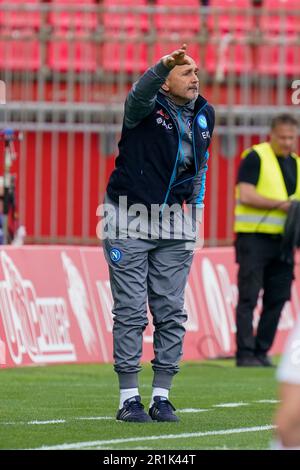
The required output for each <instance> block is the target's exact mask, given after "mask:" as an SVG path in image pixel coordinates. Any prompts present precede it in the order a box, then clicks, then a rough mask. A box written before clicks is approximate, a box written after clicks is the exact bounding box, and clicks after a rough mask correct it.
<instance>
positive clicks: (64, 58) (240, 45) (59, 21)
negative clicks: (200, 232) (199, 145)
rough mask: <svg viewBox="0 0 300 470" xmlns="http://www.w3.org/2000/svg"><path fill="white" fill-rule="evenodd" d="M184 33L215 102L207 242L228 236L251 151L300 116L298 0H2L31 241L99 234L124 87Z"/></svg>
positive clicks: (5, 113) (22, 202) (2, 64)
mask: <svg viewBox="0 0 300 470" xmlns="http://www.w3.org/2000/svg"><path fill="white" fill-rule="evenodd" d="M183 42H186V43H187V44H188V53H189V54H190V55H191V56H193V57H194V58H195V59H196V60H197V61H198V62H199V65H200V72H199V77H200V86H201V93H202V94H204V95H205V96H206V97H207V98H208V99H209V100H210V101H211V102H212V103H213V105H214V106H215V108H216V112H217V125H216V131H215V137H214V140H213V145H212V148H211V158H210V164H209V165H210V166H209V173H208V182H207V196H206V211H205V218H206V219H205V239H206V245H207V246H216V245H230V244H232V240H233V234H232V222H233V209H234V182H235V175H236V169H237V165H238V161H239V155H240V153H241V151H242V149H244V148H245V147H247V146H249V145H250V144H252V143H255V142H258V141H259V140H264V139H265V138H266V136H267V133H268V126H269V122H270V119H271V117H272V116H273V115H274V114H277V113H279V112H282V111H287V110H289V111H292V112H293V113H294V115H295V116H299V114H300V108H299V106H297V105H292V93H293V92H295V90H294V89H293V88H292V83H293V81H294V80H296V79H300V5H299V2H298V0H80V1H79V0H52V1H50V2H44V1H42V0H31V1H30V2H27V1H25V2H24V1H23V0H10V1H9V2H8V1H5V0H1V1H0V79H1V80H3V81H4V82H5V83H6V88H7V98H6V99H7V104H6V105H5V106H3V107H1V115H0V120H1V124H0V128H1V129H3V128H5V127H11V128H13V129H15V130H18V131H22V132H23V133H24V139H23V140H22V141H21V142H19V143H15V147H16V151H17V154H18V158H17V159H16V160H15V161H14V163H13V167H12V173H14V174H16V194H17V207H18V217H19V222H18V223H19V224H22V225H25V227H26V231H27V238H26V241H27V242H29V243H67V244H76V243H84V244H97V242H98V240H97V238H96V233H95V229H96V224H97V218H96V208H97V205H98V204H99V202H101V201H102V198H103V194H104V191H105V186H106V182H107V179H108V176H109V174H110V172H111V170H112V168H113V166H114V157H115V155H116V149H117V141H118V137H119V134H120V130H121V122H122V113H123V103H124V98H125V96H126V93H127V91H128V89H129V88H130V86H131V84H132V83H133V82H134V81H135V80H136V79H137V77H138V76H139V75H140V74H141V73H142V72H143V71H144V70H145V69H146V68H147V67H148V66H149V65H151V64H153V63H154V62H155V61H157V60H158V59H159V58H160V57H161V56H162V55H164V54H165V53H167V52H170V51H172V50H174V49H176V48H177V47H179V46H180V45H181V44H182V43H183ZM2 144H3V143H1V145H2ZM2 150H3V149H1V152H2ZM2 160H3V159H1V162H2ZM1 165H2V163H1Z"/></svg>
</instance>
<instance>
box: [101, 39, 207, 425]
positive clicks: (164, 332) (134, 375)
mask: <svg viewBox="0 0 300 470" xmlns="http://www.w3.org/2000/svg"><path fill="white" fill-rule="evenodd" d="M197 72H198V69H197V66H196V64H195V62H194V60H193V59H192V58H190V57H189V56H187V55H186V45H185V44H184V45H183V46H182V47H181V48H180V49H178V50H176V51H174V52H173V53H171V54H170V55H167V56H164V57H163V58H162V59H161V60H160V61H159V62H158V63H157V64H156V65H154V66H153V67H151V68H150V69H148V70H147V71H146V72H145V73H144V75H143V76H142V77H141V78H140V79H139V80H138V81H137V82H136V83H135V84H134V85H133V87H132V89H131V91H130V92H129V94H128V96H127V99H126V102H125V114H124V121H123V129H122V135H121V140H120V142H119V155H118V157H117V159H116V168H115V170H114V171H113V172H112V174H111V177H110V179H109V182H108V186H107V193H106V198H105V203H106V205H107V206H109V207H110V208H111V209H112V210H110V211H109V210H108V212H110V215H109V216H108V223H107V227H108V228H107V227H106V228H107V230H108V232H107V233H108V236H106V237H104V238H105V239H104V242H103V245H104V254H105V257H106V260H107V263H108V265H109V273H110V282H111V290H112V295H113V299H114V307H113V312H112V313H113V315H114V327H113V341H114V361H115V364H114V368H115V371H116V372H117V374H118V378H119V386H120V405H119V411H118V413H117V420H120V421H130V422H148V421H152V420H155V421H178V417H177V416H176V415H175V414H174V411H175V408H174V407H173V405H172V404H171V403H170V401H169V399H168V398H169V390H170V388H171V383H172V379H173V376H174V374H176V373H177V372H178V369H179V367H178V363H179V360H180V358H181V356H182V344H183V337H184V333H185V328H184V325H183V324H184V323H185V322H186V320H187V316H186V313H185V310H184V290H185V285H186V282H187V277H188V273H189V270H190V266H191V263H192V258H193V251H194V247H195V241H196V235H195V230H193V229H194V228H195V226H194V223H193V222H194V220H193V222H192V223H191V224H190V225H189V224H187V225H186V227H187V228H186V229H184V230H183V232H182V233H181V234H180V235H181V236H179V232H180V231H179V230H178V221H180V220H183V219H184V218H185V215H184V210H183V208H182V206H183V204H184V203H186V204H187V206H188V207H189V209H190V211H191V212H192V213H193V214H194V215H195V214H196V215H197V217H196V218H197V219H198V220H199V212H200V213H201V211H202V208H203V198H204V192H205V178H206V170H207V159H208V151H207V149H208V146H209V143H210V140H211V136H212V132H213V127H214V110H213V108H212V106H211V105H210V104H208V102H207V101H206V100H205V99H204V98H203V97H202V96H200V95H199V80H198V76H197ZM124 200H125V205H124V204H123V201H124ZM170 206H172V207H175V209H174V213H171V211H169V208H170ZM157 207H159V211H158V219H157V221H158V222H157V224H156V225H155V221H154V216H153V214H154V212H152V209H157ZM143 209H145V211H144V212H143ZM194 209H196V211H194ZM114 210H115V213H116V214H117V216H114V215H112V212H114ZM135 212H143V213H144V219H143V220H142V222H143V223H141V224H140V227H139V229H138V230H137V233H134V234H133V233H129V232H130V230H129V232H128V231H127V232H126V230H125V229H124V224H123V223H121V219H122V220H123V219H124V217H125V218H126V217H127V222H128V221H129V225H130V224H131V226H132V222H133V219H134V217H133V214H134V213H135ZM145 214H146V215H145ZM156 214H157V212H156ZM166 215H170V220H169V225H167V227H169V228H170V230H169V231H168V230H165V227H164V221H165V216H166ZM144 222H150V223H149V225H150V228H149V226H148V227H147V226H146V228H145V224H144ZM141 226H142V227H141ZM183 226H185V225H184V224H183ZM125 228H126V226H125ZM127 228H128V227H127ZM131 232H132V230H131ZM153 232H155V233H153ZM166 232H168V235H169V236H166ZM162 233H164V235H162ZM147 297H148V303H149V307H150V311H151V314H152V316H153V325H154V329H155V331H154V359H153V360H152V366H153V371H154V378H153V392H152V398H151V402H150V410H149V414H146V413H145V411H144V406H143V405H142V403H141V398H140V395H139V391H138V372H139V371H140V370H141V367H140V358H141V355H142V340H143V331H144V329H145V328H146V326H147Z"/></svg>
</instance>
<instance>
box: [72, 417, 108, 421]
mask: <svg viewBox="0 0 300 470" xmlns="http://www.w3.org/2000/svg"><path fill="white" fill-rule="evenodd" d="M75 419H77V420H86V421H88V420H95V421H96V420H100V419H116V418H114V417H113V416H86V417H82V418H75Z"/></svg>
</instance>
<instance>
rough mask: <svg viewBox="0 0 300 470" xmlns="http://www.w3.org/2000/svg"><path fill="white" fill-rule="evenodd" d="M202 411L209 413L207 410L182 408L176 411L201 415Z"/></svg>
mask: <svg viewBox="0 0 300 470" xmlns="http://www.w3.org/2000/svg"><path fill="white" fill-rule="evenodd" d="M203 411H211V410H210V409H209V408H205V409H202V408H183V409H182V410H176V412H177V413H202V412H203Z"/></svg>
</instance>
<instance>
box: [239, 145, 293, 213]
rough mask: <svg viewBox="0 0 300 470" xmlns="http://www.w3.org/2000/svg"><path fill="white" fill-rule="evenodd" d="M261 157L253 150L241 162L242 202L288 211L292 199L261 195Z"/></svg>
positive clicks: (258, 206)
mask: <svg viewBox="0 0 300 470" xmlns="http://www.w3.org/2000/svg"><path fill="white" fill-rule="evenodd" d="M259 172H260V158H259V156H258V155H257V153H256V152H255V151H254V150H253V151H251V152H250V153H249V154H248V155H247V156H246V157H245V158H244V159H243V160H242V162H241V165H240V168H239V174H238V181H237V183H238V186H239V190H240V202H241V203H242V204H245V205H247V206H250V207H255V208H257V209H266V210H269V209H276V208H278V209H281V210H283V211H285V212H288V210H289V208H290V205H291V203H290V201H279V200H278V199H271V198H267V197H264V196H261V195H260V194H259V193H258V192H257V190H256V185H257V183H258V179H259Z"/></svg>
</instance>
